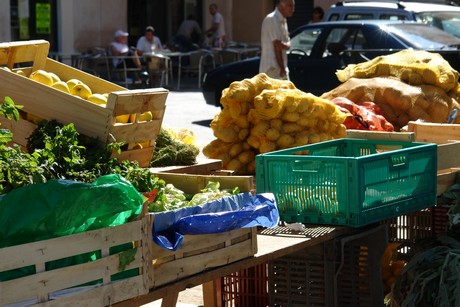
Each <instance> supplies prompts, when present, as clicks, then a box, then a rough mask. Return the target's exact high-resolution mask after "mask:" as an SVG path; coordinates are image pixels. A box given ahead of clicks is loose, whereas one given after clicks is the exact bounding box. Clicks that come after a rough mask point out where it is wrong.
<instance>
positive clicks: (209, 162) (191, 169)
mask: <svg viewBox="0 0 460 307" xmlns="http://www.w3.org/2000/svg"><path fill="white" fill-rule="evenodd" d="M221 169H222V160H218V159H201V160H200V159H197V163H196V164H194V165H174V166H165V167H153V168H150V171H151V172H153V173H155V174H156V173H179V174H196V175H210V174H214V172H216V171H220V170H221Z"/></svg>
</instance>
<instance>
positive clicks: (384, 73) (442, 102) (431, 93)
mask: <svg viewBox="0 0 460 307" xmlns="http://www.w3.org/2000/svg"><path fill="white" fill-rule="evenodd" d="M458 76H459V75H458V72H457V71H456V70H454V69H452V67H451V66H450V65H449V63H448V62H447V61H445V60H444V59H443V58H442V56H440V55H439V54H436V53H430V52H426V51H419V50H403V51H400V52H397V53H393V54H390V55H387V56H380V57H377V58H375V59H374V60H372V61H369V62H364V63H360V64H352V65H349V66H347V67H346V68H345V69H344V70H341V71H338V72H337V77H338V78H339V80H340V81H341V82H343V83H342V84H341V85H339V86H338V87H337V88H335V89H333V90H331V91H329V92H327V93H324V94H323V95H321V98H323V99H328V100H332V99H334V98H336V97H345V98H348V99H349V100H351V101H353V102H354V103H356V104H358V105H361V104H363V103H364V102H369V101H370V102H373V103H375V104H377V105H378V106H379V107H380V109H381V110H382V112H383V116H384V117H385V119H386V120H387V121H388V122H390V123H391V124H392V125H393V126H394V128H395V131H399V130H400V129H401V128H402V127H404V126H405V125H407V123H408V122H409V121H415V120H423V121H426V122H432V123H447V122H449V115H450V114H451V112H452V110H455V109H458V108H459V107H460V105H459V102H458V101H459V100H458V89H459V84H458ZM458 122H460V119H459V118H458V117H456V118H454V119H453V123H458Z"/></svg>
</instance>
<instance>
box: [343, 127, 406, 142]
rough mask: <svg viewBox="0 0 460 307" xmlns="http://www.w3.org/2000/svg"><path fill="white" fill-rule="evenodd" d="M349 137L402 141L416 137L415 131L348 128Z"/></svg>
mask: <svg viewBox="0 0 460 307" xmlns="http://www.w3.org/2000/svg"><path fill="white" fill-rule="evenodd" d="M347 137H348V138H354V139H365V140H377V141H384V140H391V141H401V142H413V141H414V139H415V136H414V133H412V132H380V131H364V130H353V129H348V130H347Z"/></svg>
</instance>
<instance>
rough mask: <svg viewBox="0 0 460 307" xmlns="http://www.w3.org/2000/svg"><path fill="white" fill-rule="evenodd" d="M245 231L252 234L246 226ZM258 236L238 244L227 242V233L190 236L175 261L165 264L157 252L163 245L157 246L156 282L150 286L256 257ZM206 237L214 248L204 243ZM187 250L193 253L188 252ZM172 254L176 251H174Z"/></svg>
mask: <svg viewBox="0 0 460 307" xmlns="http://www.w3.org/2000/svg"><path fill="white" fill-rule="evenodd" d="M241 230H242V229H238V232H239V233H240V232H241ZM243 231H246V232H248V233H249V234H252V230H251V229H244V230H243ZM226 233H231V232H226ZM256 237H257V236H255V237H252V236H251V237H250V238H249V239H248V240H245V241H242V242H239V243H235V244H225V242H226V241H225V235H224V236H222V235H219V234H210V235H206V236H205V237H203V236H201V238H200V239H199V240H198V239H196V240H195V236H186V238H185V240H184V246H183V247H181V248H180V249H179V250H178V251H177V252H175V253H177V254H176V256H177V257H175V259H173V260H172V261H168V262H164V263H162V259H161V256H159V255H158V254H157V253H156V252H155V251H156V250H158V249H160V248H159V247H158V248H157V247H154V248H153V255H155V259H154V263H153V266H152V276H153V284H151V285H150V288H155V287H158V286H160V285H164V284H167V283H170V282H174V281H176V280H178V279H181V278H184V277H187V276H191V275H193V274H196V273H199V272H202V271H205V270H207V269H210V268H213V267H218V266H222V265H226V264H228V263H232V262H235V261H238V260H241V259H244V258H247V257H250V256H253V255H254V250H253V240H256ZM205 240H206V241H207V242H208V244H207V247H208V248H209V249H210V250H208V249H206V248H205V247H204V246H203V243H206V242H203V241H205ZM187 241H188V242H187ZM210 243H212V244H210ZM186 244H187V245H188V246H185V245H186ZM204 245H206V244H204ZM201 248H203V252H201V253H199V251H200V249H201ZM193 249H195V250H196V251H197V253H196V254H195V253H192V251H193ZM212 249H214V250H212ZM186 251H188V252H190V253H191V254H192V255H190V256H189V255H187V253H186ZM160 254H161V253H160ZM170 254H172V253H171V252H170ZM165 258H166V260H168V259H170V258H171V255H169V257H168V256H166V257H165ZM157 261H158V263H157Z"/></svg>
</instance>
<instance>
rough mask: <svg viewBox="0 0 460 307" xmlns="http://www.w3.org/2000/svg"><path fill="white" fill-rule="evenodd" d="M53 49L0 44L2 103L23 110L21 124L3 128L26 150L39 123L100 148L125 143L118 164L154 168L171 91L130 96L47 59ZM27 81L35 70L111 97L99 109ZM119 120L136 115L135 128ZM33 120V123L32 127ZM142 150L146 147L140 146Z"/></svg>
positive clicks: (32, 43)
mask: <svg viewBox="0 0 460 307" xmlns="http://www.w3.org/2000/svg"><path fill="white" fill-rule="evenodd" d="M48 52H49V43H48V42H47V41H44V40H36V41H24V42H12V43H0V66H2V67H8V68H9V69H10V70H11V71H12V72H11V71H7V70H3V69H0V79H1V80H2V82H0V98H1V99H2V100H3V98H4V97H5V96H9V97H11V98H12V99H13V101H14V102H15V104H17V105H22V106H23V109H22V111H23V113H22V117H21V119H20V120H19V121H18V122H13V121H9V120H5V119H4V118H1V119H0V123H1V124H2V128H8V129H10V130H11V131H12V132H13V135H14V139H13V141H14V142H15V143H17V144H19V145H21V146H23V147H24V148H25V146H26V145H27V138H28V136H29V135H30V134H31V133H32V131H33V130H34V129H35V128H36V127H37V126H36V119H45V120H57V121H58V122H60V123H62V124H66V125H67V124H70V123H73V124H74V125H75V128H76V129H77V131H78V132H79V133H81V134H84V135H87V136H90V137H95V138H98V139H99V140H100V141H101V143H103V144H107V143H112V142H123V143H124V144H125V146H124V147H123V148H122V152H121V154H114V156H116V157H118V158H120V159H127V160H136V161H138V162H139V164H140V165H141V166H143V167H147V166H149V165H150V160H151V158H152V154H153V152H154V150H155V139H156V137H157V135H158V134H159V132H160V128H161V125H162V121H163V115H164V112H165V107H166V98H167V95H168V91H167V90H165V89H162V88H156V89H153V88H151V89H139V90H127V89H126V88H124V87H121V86H119V85H116V84H114V83H111V82H108V81H106V80H103V79H101V78H98V77H96V76H93V75H91V74H87V73H85V72H83V71H80V70H78V69H75V68H73V67H70V66H68V65H65V64H63V63H60V62H57V61H54V60H52V59H50V58H48V57H47V55H48ZM19 69H20V70H22V71H23V72H24V73H25V74H26V76H28V75H30V73H31V72H33V71H36V70H39V69H41V70H45V71H48V72H53V73H55V74H56V75H57V76H58V77H60V79H61V80H63V81H68V80H70V79H78V80H80V81H82V82H83V83H85V84H87V85H88V86H89V87H90V88H91V89H92V91H93V92H94V93H108V100H107V104H106V105H97V104H94V103H91V102H89V101H87V100H85V99H81V98H80V97H77V96H73V95H70V94H68V93H64V92H62V91H59V90H57V89H55V88H52V87H50V86H47V85H44V84H41V83H39V82H36V81H34V80H31V79H29V78H26V77H23V76H21V75H19V74H16V73H14V72H16V71H17V70H19ZM147 111H150V112H151V113H152V120H149V121H140V120H139V118H140V114H141V113H144V112H147ZM120 115H133V119H134V120H133V122H128V123H121V122H117V120H116V117H117V116H120ZM31 119H34V121H35V122H34V121H31ZM139 144H143V145H144V146H142V148H141V146H138V145H139Z"/></svg>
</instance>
